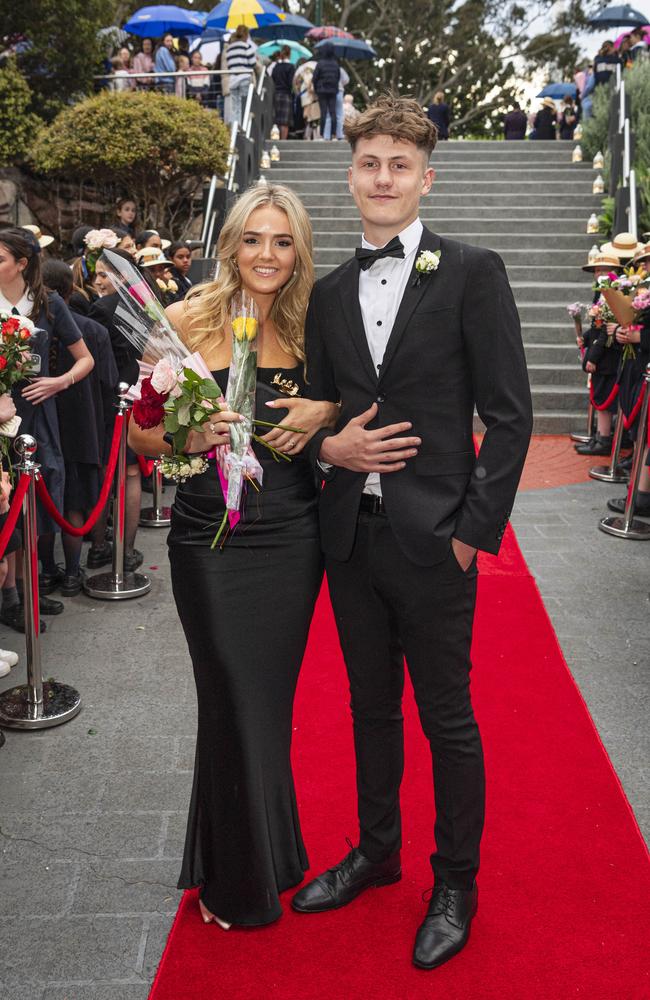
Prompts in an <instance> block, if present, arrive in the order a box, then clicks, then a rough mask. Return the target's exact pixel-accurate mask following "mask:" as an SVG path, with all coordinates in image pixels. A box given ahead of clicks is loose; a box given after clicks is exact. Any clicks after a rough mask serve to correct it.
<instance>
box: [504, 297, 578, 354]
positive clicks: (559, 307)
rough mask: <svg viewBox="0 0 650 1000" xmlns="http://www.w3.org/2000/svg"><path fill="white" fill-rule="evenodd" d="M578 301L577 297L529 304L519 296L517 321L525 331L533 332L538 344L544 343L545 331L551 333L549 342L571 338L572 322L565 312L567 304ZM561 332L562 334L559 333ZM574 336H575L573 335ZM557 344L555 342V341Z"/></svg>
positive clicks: (524, 298)
mask: <svg viewBox="0 0 650 1000" xmlns="http://www.w3.org/2000/svg"><path fill="white" fill-rule="evenodd" d="M576 301H580V299H579V296H575V297H574V298H570V297H568V298H566V299H565V298H564V297H562V299H560V300H558V299H556V300H555V301H551V302H539V301H538V302H531V301H530V300H529V299H527V298H526V297H525V295H521V294H520V295H519V297H518V298H517V312H518V313H519V319H520V320H521V323H522V327H526V329H534V330H535V339H536V340H538V341H539V342H540V343H544V342H545V341H546V336H545V335H544V334H545V331H548V330H551V331H553V333H552V334H551V333H548V334H547V335H548V339H549V341H551V342H552V341H553V340H554V339H556V334H557V339H558V340H559V339H560V338H562V339H564V338H565V337H569V338H570V337H571V334H572V331H573V320H571V319H570V318H569V317H568V315H567V311H566V306H567V303H569V302H576ZM560 330H563V331H565V332H564V333H560V332H559V331H560ZM574 336H575V334H574ZM556 342H557V340H556Z"/></svg>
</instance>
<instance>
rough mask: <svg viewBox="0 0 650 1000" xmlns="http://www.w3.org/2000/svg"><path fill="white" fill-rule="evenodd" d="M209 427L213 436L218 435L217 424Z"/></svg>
mask: <svg viewBox="0 0 650 1000" xmlns="http://www.w3.org/2000/svg"><path fill="white" fill-rule="evenodd" d="M208 427H209V428H210V433H211V434H216V433H217V425H216V424H208Z"/></svg>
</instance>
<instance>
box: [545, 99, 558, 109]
mask: <svg viewBox="0 0 650 1000" xmlns="http://www.w3.org/2000/svg"><path fill="white" fill-rule="evenodd" d="M542 107H544V108H550V109H551V111H557V106H556V104H555V101H554V100H553V98H552V97H545V98H544V100H543V101H542Z"/></svg>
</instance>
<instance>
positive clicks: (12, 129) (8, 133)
mask: <svg viewBox="0 0 650 1000" xmlns="http://www.w3.org/2000/svg"><path fill="white" fill-rule="evenodd" d="M31 100H32V94H31V91H30V89H29V85H28V83H27V81H26V79H25V77H24V76H23V75H22V73H21V72H20V71H19V70H18V69H17V67H16V64H15V62H14V61H13V60H10V61H9V62H7V63H6V64H5V65H4V66H3V68H2V69H0V108H2V114H1V115H0V167H8V166H9V165H10V164H13V163H19V162H20V161H21V160H22V159H23V157H24V156H25V154H26V153H27V151H28V149H29V147H30V146H31V144H32V142H33V141H34V135H35V133H36V132H37V130H38V128H39V127H40V125H41V122H40V119H38V118H37V117H36V115H33V114H32V113H31V112H30V110H29V108H30V105H31Z"/></svg>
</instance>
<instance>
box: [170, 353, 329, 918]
mask: <svg viewBox="0 0 650 1000" xmlns="http://www.w3.org/2000/svg"><path fill="white" fill-rule="evenodd" d="M214 375H215V378H216V379H217V381H218V383H219V385H220V386H221V388H222V389H225V386H226V382H227V377H228V372H227V370H225V371H219V372H215V373H214ZM274 378H275V380H276V381H275V384H276V385H277V383H278V380H284V381H285V384H286V383H287V382H293V383H296V384H297V385H298V386H299V388H300V390H301V391H302V388H303V386H304V380H303V375H302V366H300V367H297V368H295V369H294V368H290V369H280V370H278V369H276V368H273V369H265V368H260V369H258V385H257V411H258V416H259V417H260V419H266V420H268V419H269V413H271V414H272V417H271V419H272V420H273V421H274V422H279V420H280V419H281V417H282V411H278V410H270V409H269V408H268V407H265V406H264V401H265V400H268V399H271V398H278V397H279V396H281V393H279V392H278V391H276V389H274V388H273V387H272V386H271V383H272V382H273V380H274ZM255 449H256V453H257V455H258V458H259V459H260V462H261V464H262V466H263V469H264V483H263V487H262V490H261V492H260V493H257V492H256V491H255V490H254V489H253V488H252V487H248V491H247V494H246V497H245V501H244V507H243V516H242V519H241V521H240V523H239V524H238V525H237V527H236V529H235V531H234V533H233V534H232V535H231V536H230V537H229V538H228V540H227V542H226V543H225V545H224V546H223V548H222V549H215V550H211V549H210V544H211V542H212V539H213V538H214V535H215V533H216V530H217V528H218V525H219V524H220V522H221V518H222V515H223V511H224V503H223V496H222V492H221V487H220V485H219V479H218V474H217V470H216V467H215V463H214V461H213V460H211V461H210V468H209V470H208V471H207V472H205V473H203V474H202V475H200V476H195V477H193V478H192V479H189V480H187V481H186V482H185V483H184V484H181V485H180V486H179V487H178V490H177V493H176V500H175V503H174V507H173V513H172V525H171V530H170V534H169V550H170V561H171V570H172V584H173V590H174V597H175V600H176V605H177V608H178V613H179V616H180V619H181V622H182V625H183V629H184V631H185V636H186V638H187V643H188V646H189V651H190V655H191V657H192V663H193V667H194V675H195V680H196V687H197V698H198V737H197V747H196V762H195V770H194V785H193V789H192V799H191V803H190V812H189V819H188V826H187V835H186V842H185V853H184V859H183V866H182V871H181V875H180V880H179V888H181V889H186V888H191V887H194V886H200V887H201V899H202V901H203V902H204V904H205V905H206V906H207V907H208V909H209V910H210V911H211V912H212V913H215V914H216V915H217V916H218V917H220V918H222V919H223V920H226V921H228V922H230V923H233V924H240V925H247V926H254V925H259V924H267V923H271V922H272V921H274V920H276V919H277V918H278V917H279V916H280V914H281V912H282V909H281V906H280V901H279V898H278V896H279V894H280V893H281V892H283V891H284V890H285V889H288V888H290V887H292V886H294V885H297V884H298V883H299V882H300V881H301V880H302V878H303V874H304V872H305V870H306V869H307V867H308V862H307V855H306V852H305V848H304V844H303V841H302V836H301V833H300V823H299V820H298V811H297V806H296V797H295V791H294V785H293V776H292V772H291V762H290V750H291V733H292V715H293V699H294V693H295V689H296V683H297V680H298V673H299V670H300V665H301V662H302V658H303V653H304V649H305V644H306V640H307V634H308V631H309V624H310V621H311V617H312V612H313V608H314V602H315V600H316V597H317V594H318V590H319V587H320V583H321V578H322V561H321V551H320V544H319V538H318V525H317V509H316V499H317V491H316V485H315V482H314V476H313V472H312V470H311V469H310V468H309V465H308V463H307V462H306V461H305V460H302V459H300V458H299V457H298V458H297V459H295V460H294V461H292V462H291V463H288V462H284V461H280V462H276V461H275V460H274V459H273V457H272V456H271V454H270V452H269V451H268V450H267V449H265V448H262V447H259V446H257V445H256V446H255Z"/></svg>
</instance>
